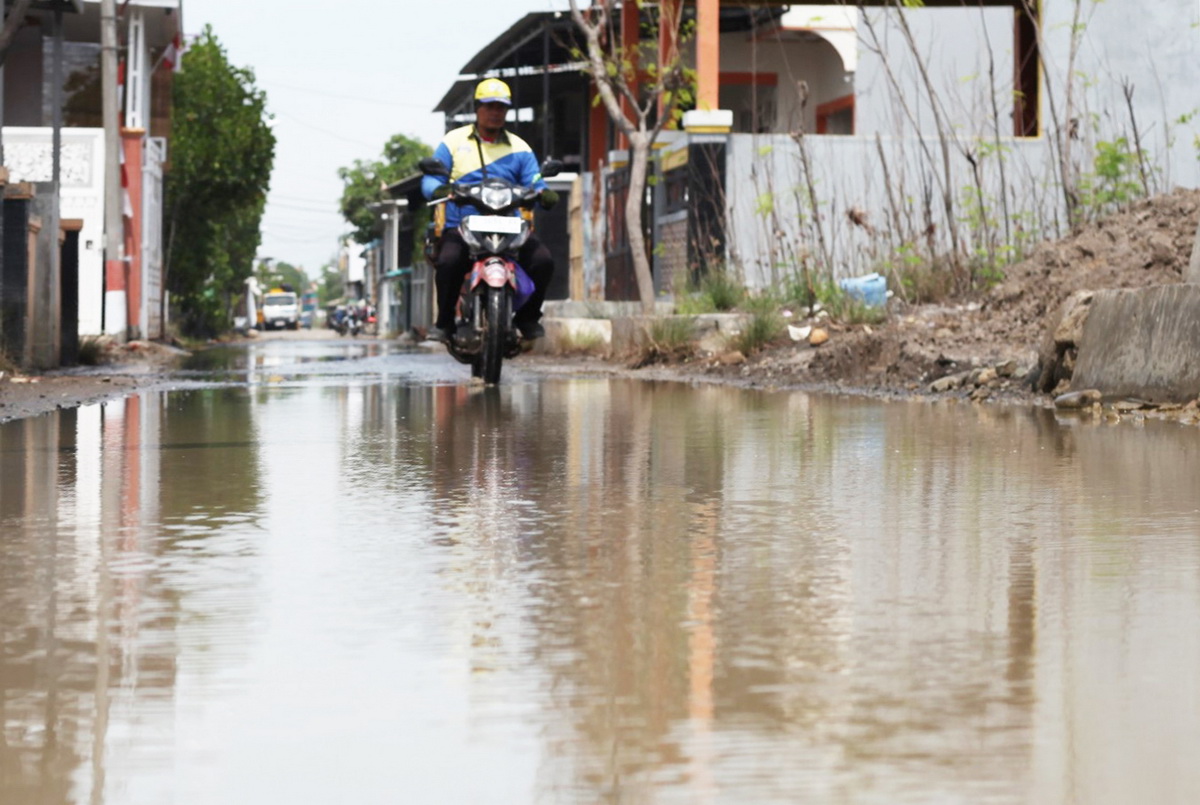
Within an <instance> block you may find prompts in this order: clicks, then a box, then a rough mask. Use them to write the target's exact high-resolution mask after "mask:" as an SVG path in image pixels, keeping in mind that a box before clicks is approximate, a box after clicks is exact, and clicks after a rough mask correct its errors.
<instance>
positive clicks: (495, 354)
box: [472, 287, 512, 385]
mask: <svg viewBox="0 0 1200 805" xmlns="http://www.w3.org/2000/svg"><path fill="white" fill-rule="evenodd" d="M483 314H484V322H483V324H484V327H483V349H482V350H481V351H480V353H479V358H478V359H477V361H476V365H475V366H474V367H472V374H474V375H475V376H476V377H482V378H483V382H484V383H487V384H489V385H495V384H496V383H499V382H500V370H501V369H502V368H504V353H505V351H506V347H507V345H508V344H507V342H508V329H509V327H510V326H511V325H512V293H511V291H510V290H509V289H508V288H507V287H505V288H488V289H487V299H486V301H485V302H484V307H483Z"/></svg>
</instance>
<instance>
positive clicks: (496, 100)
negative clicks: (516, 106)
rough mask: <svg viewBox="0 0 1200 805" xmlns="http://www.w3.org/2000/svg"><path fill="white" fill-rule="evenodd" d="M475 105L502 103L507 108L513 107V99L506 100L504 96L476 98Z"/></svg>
mask: <svg viewBox="0 0 1200 805" xmlns="http://www.w3.org/2000/svg"><path fill="white" fill-rule="evenodd" d="M475 103H476V104H484V103H502V104H504V105H505V106H512V98H505V97H504V96H503V95H499V96H496V97H493V98H476V99H475Z"/></svg>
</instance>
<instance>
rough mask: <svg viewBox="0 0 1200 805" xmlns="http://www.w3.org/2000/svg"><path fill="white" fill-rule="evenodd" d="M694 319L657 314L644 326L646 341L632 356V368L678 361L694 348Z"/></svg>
mask: <svg viewBox="0 0 1200 805" xmlns="http://www.w3.org/2000/svg"><path fill="white" fill-rule="evenodd" d="M695 338H696V320H695V319H694V318H692V317H690V316H658V317H656V318H654V319H653V320H651V322H650V324H649V325H648V326H647V327H646V343H645V344H643V345H642V348H641V350H640V352H639V353H638V354H637V355H636V356H635V357H634V361H633V366H634V368H637V367H640V366H648V365H649V364H652V363H660V362H669V361H680V360H684V359H686V358H689V357H691V356H692V354H693V353H694V352H695V349H696V343H695Z"/></svg>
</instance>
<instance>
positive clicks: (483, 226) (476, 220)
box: [466, 215, 524, 235]
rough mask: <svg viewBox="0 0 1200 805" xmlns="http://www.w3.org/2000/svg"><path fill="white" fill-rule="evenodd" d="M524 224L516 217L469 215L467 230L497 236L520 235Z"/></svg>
mask: <svg viewBox="0 0 1200 805" xmlns="http://www.w3.org/2000/svg"><path fill="white" fill-rule="evenodd" d="M522 223H524V222H523V221H522V220H521V219H520V218H517V217H516V216H514V215H468V216H467V221H466V224H467V229H470V230H471V231H472V232H482V233H494V234H497V235H519V234H521V224H522Z"/></svg>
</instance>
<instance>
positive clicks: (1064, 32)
mask: <svg viewBox="0 0 1200 805" xmlns="http://www.w3.org/2000/svg"><path fill="white" fill-rule="evenodd" d="M1044 6H1045V19H1044V21H1043V34H1044V37H1045V53H1044V54H1043V55H1044V60H1045V70H1044V79H1043V88H1042V91H1041V121H1042V124H1041V125H1042V133H1041V135H1040V136H1037V137H1029V138H1013V137H1011V136H1009V135H1010V134H1011V131H1012V123H1011V118H1010V117H1009V116H1008V115H1009V114H1011V112H1012V108H1013V104H1012V73H1013V16H1012V12H1011V11H1010V10H1005V9H984V10H981V9H979V8H975V9H913V10H909V11H905V12H903V13H904V14H905V16H906V18H907V19H908V22H909V25H910V27H911V30H912V32H913V37H914V40H915V42H916V43H917V47H916V50H917V52H918V53H921V54H922V57H923V61H924V62H925V64H926V65H927V67H928V70H929V73H930V76H931V80H932V82H933V83H934V85H935V87H936V93H937V95H938V97H939V98H940V99H941V103H942V108H943V109H944V110H945V115H946V119H947V120H949V121H950V124H951V130H952V132H953V133H952V136H951V137H950V138H949V140H948V143H949V146H950V148H949V150H950V176H949V179H948V180H947V178H946V175H945V168H944V167H943V155H942V143H941V142H940V141H939V140H938V139H937V137H936V132H937V129H936V126H935V125H934V120H933V115H932V107H931V105H930V103H929V94H928V92H927V91H926V89H925V87H924V84H923V82H922V80H921V78H920V76H919V74H918V72H917V68H916V61H915V59H914V58H913V55H912V53H913V49H912V48H911V47H910V46H909V44H908V43H907V42H906V41H905V40H904V39H903V37H902V35H901V31H900V29H899V26H898V24H897V23H896V20H895V16H894V15H896V14H897V13H900V12H896V11H882V10H879V9H873V10H869V11H867V12H864V13H865V14H869V15H870V16H869V19H864V20H863V21H862V22H861V24H860V27H859V37H860V43H861V44H860V51H859V70H858V73H857V75H856V76H855V90H856V105H857V117H858V121H857V122H858V127H857V134H856V135H855V136H852V137H821V136H810V137H808V138H807V139H806V142H807V147H808V148H809V155H810V161H811V164H812V172H813V176H812V180H813V184H814V186H815V189H816V195H817V218H818V220H819V222H820V225H821V231H822V232H823V234H824V237H825V240H826V247H825V249H826V251H827V252H828V253H829V255H830V257H831V258H832V263H833V267H834V271H835V272H836V273H838V274H839V275H853V274H860V273H865V272H868V271H873V270H877V269H879V268H881V267H883V266H885V265H886V264H887V262H888V261H889V260H894V259H895V258H896V249H897V248H900V247H901V246H902V244H903V243H904V242H912V241H913V240H914V234H915V233H920V232H922V231H924V230H925V229H926V227H927V226H928V225H929V224H933V226H934V237H935V239H936V240H937V242H938V246H939V248H940V249H948V248H949V244H950V232H951V230H952V229H957V231H958V232H959V233H960V235H961V236H962V238H963V248H964V250H965V251H966V252H967V253H968V254H970V253H972V252H974V251H975V250H976V249H978V248H981V247H982V245H983V244H982V243H981V242H980V241H981V239H982V238H983V237H984V233H983V232H982V231H981V227H979V226H973V225H972V224H971V223H969V222H967V221H964V218H969V217H970V212H969V209H968V207H967V206H965V205H963V203H962V202H963V199H964V197H965V196H966V195H967V194H970V193H972V192H973V187H974V176H973V173H972V170H971V166H970V163H969V161H968V160H967V158H966V156H965V155H964V152H971V153H973V154H974V155H976V157H977V158H978V155H979V154H980V152H981V148H986V149H992V150H993V152H994V150H995V149H996V148H997V147H998V148H999V149H1000V153H1003V154H1004V167H1005V176H1004V182H1003V184H1004V186H1005V187H1006V188H1007V191H1006V192H1005V193H1004V194H1003V195H1002V193H1001V184H1002V183H1001V178H1000V160H999V159H998V157H997V156H996V155H995V154H994V153H993V155H992V156H986V157H983V158H982V160H981V164H982V166H983V167H982V173H983V185H984V196H985V205H987V206H988V207H989V208H991V210H992V212H993V214H995V215H997V216H999V213H1000V211H1001V210H1002V208H1003V205H1004V203H1005V202H1007V204H1008V207H1009V218H1010V221H1013V222H1017V223H1019V224H1020V227H1021V228H1022V229H1023V230H1024V231H1025V232H1026V233H1027V234H1026V237H1027V239H1028V240H1029V241H1030V242H1032V241H1034V240H1036V239H1040V238H1044V237H1055V236H1058V235H1061V234H1062V233H1063V231H1064V227H1065V222H1066V215H1065V209H1064V204H1063V199H1062V190H1061V184H1060V181H1059V177H1058V173H1057V170H1056V166H1057V155H1056V153H1055V151H1054V149H1055V146H1056V143H1057V141H1058V140H1057V137H1056V133H1057V130H1056V129H1055V124H1054V119H1055V115H1052V114H1051V105H1050V104H1051V101H1053V102H1054V104H1055V105H1056V106H1055V109H1056V110H1057V117H1058V119H1059V120H1060V121H1063V125H1065V119H1066V116H1065V114H1064V107H1065V94H1066V93H1065V86H1066V83H1065V82H1066V79H1065V76H1066V74H1067V64H1068V60H1069V53H1070V31H1071V23H1072V18H1071V14H1072V10H1073V3H1072V2H1071V0H1045V3H1044ZM1081 7H1082V9H1083V10H1084V12H1085V14H1084V17H1083V18H1082V20H1081V23H1082V24H1083V25H1084V29H1083V30H1084V36H1083V40H1082V45H1081V47H1080V49H1079V53H1078V56H1077V59H1076V64H1075V71H1076V74H1077V75H1078V76H1079V77H1080V79H1079V81H1078V82H1077V83H1076V85H1075V87H1076V89H1075V92H1076V99H1077V100H1076V102H1075V104H1076V107H1075V111H1074V114H1073V115H1072V116H1073V117H1075V118H1077V119H1078V129H1079V139H1078V140H1073V141H1072V151H1073V153H1072V161H1073V163H1074V164H1075V165H1076V168H1077V170H1078V171H1079V172H1080V173H1082V174H1087V173H1089V172H1092V171H1094V153H1095V151H1094V147H1095V144H1096V143H1097V142H1100V141H1108V142H1113V141H1115V140H1116V139H1117V138H1119V137H1126V138H1127V139H1128V140H1129V142H1130V144H1131V146H1132V143H1133V126H1132V123H1131V115H1130V112H1129V109H1128V107H1127V104H1126V100H1125V97H1124V95H1123V93H1122V84H1123V83H1126V84H1130V85H1132V86H1133V87H1134V96H1133V104H1132V105H1133V118H1135V119H1136V120H1137V124H1138V129H1139V131H1140V134H1141V140H1142V147H1143V150H1144V152H1145V154H1146V156H1147V158H1148V159H1149V161H1150V164H1151V166H1152V167H1151V181H1152V185H1153V186H1152V188H1151V189H1152V191H1154V192H1157V191H1169V190H1170V189H1171V188H1173V187H1175V186H1185V187H1196V186H1200V159H1198V157H1200V145H1198V143H1200V139H1197V138H1198V137H1200V125H1197V124H1198V123H1200V114H1197V113H1198V112H1200V95H1198V94H1197V93H1196V91H1195V86H1194V85H1195V81H1196V79H1195V77H1194V69H1193V68H1194V65H1195V64H1197V63H1200V34H1198V33H1197V26H1200V3H1197V2H1196V0H1160V2H1158V3H1155V4H1153V5H1149V6H1147V5H1142V6H1139V7H1138V9H1137V13H1132V12H1131V9H1130V7H1129V6H1128V5H1127V4H1119V3H1095V2H1091V1H1090V0H1085V2H1083V4H1082V6H1081ZM868 22H869V23H870V25H872V26H874V29H873V30H874V32H875V33H874V35H872V34H871V33H870V32H869V30H868V29H867V26H868ZM987 42H990V43H991V47H992V57H991V60H992V61H994V74H995V76H996V80H995V81H994V82H993V81H992V80H991V79H989V77H988V75H989V57H988V53H987V45H986V43H987ZM867 43H870V44H871V47H868V46H867ZM876 44H878V45H879V46H882V47H883V48H884V52H886V53H887V54H889V55H888V58H887V59H884V58H882V57H881V56H880V55H879V53H877V52H872V50H873V48H874V47H875V45H876ZM889 70H890V71H891V74H892V76H893V78H889V76H888V71H889ZM897 85H898V86H899V87H900V88H902V89H903V92H902V93H898V92H897V90H896V87H897ZM1047 86H1048V87H1049V89H1048V91H1047ZM993 93H994V94H995V98H996V102H997V105H999V107H1000V109H1001V112H1000V116H999V119H997V117H996V116H994V115H993V114H992V112H991V107H992V96H993ZM899 97H903V99H904V102H905V103H906V104H907V106H908V109H909V111H907V112H906V111H905V110H904V109H903V107H902V105H901V104H900V103H899V102H898V98H899ZM1192 115H1196V119H1192ZM997 122H998V124H999V125H997ZM997 129H999V130H1000V134H1001V135H1002V136H1001V137H1000V138H999V139H997V137H996V131H997ZM876 136H878V138H879V141H878V143H877V142H876ZM881 152H882V153H881ZM799 154H800V152H799V149H798V147H797V146H796V145H795V143H793V142H791V141H790V139H788V138H787V137H782V136H772V135H759V136H754V135H735V136H734V137H732V139H731V144H730V147H729V161H728V190H727V194H728V208H729V215H730V217H729V224H730V225H729V258H730V261H731V263H733V264H734V265H739V266H741V267H742V269H743V270H744V271H745V272H746V280H747V282H748V284H749V285H751V286H752V287H761V286H763V285H766V284H768V283H770V282H773V281H778V279H779V278H780V277H781V276H782V275H784V274H786V273H788V272H790V271H793V270H794V268H795V267H796V266H797V265H798V264H799V261H800V260H802V259H803V258H804V256H805V254H809V255H813V256H818V252H819V251H820V249H821V247H820V245H819V240H818V238H817V236H816V230H815V229H814V227H813V220H814V216H813V211H812V205H811V204H810V202H809V198H808V189H807V183H806V181H805V178H804V176H803V173H802V171H801V162H800V158H799ZM885 165H886V166H887V171H886V174H885V170H884V166H885ZM885 175H886V176H888V178H890V186H889V184H888V183H886V182H885ZM947 187H948V189H949V191H950V194H951V195H952V196H953V197H954V200H955V211H954V215H953V217H952V219H950V220H947V215H946V213H945V210H944V206H943V204H942V201H941V196H942V193H943V191H944V190H945V189H947ZM889 191H890V192H889ZM926 199H928V201H926ZM851 209H853V210H855V211H856V214H858V213H861V216H859V217H864V216H865V221H866V222H867V224H868V225H869V226H870V227H872V228H873V231H874V233H875V234H871V232H870V231H868V230H867V229H866V228H865V227H863V226H860V225H856V224H854V223H852V222H851V220H850V217H849V215H848V211H850V210H851ZM897 217H899V219H900V223H899V225H897V223H896V220H895V219H896V218H897ZM993 234H998V233H997V232H996V231H995V230H993Z"/></svg>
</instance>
